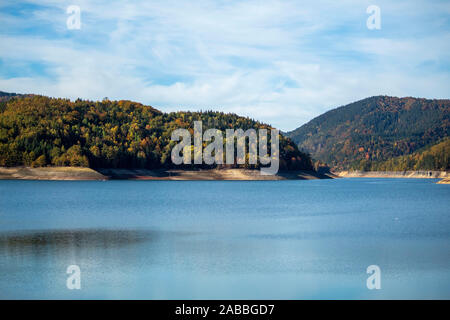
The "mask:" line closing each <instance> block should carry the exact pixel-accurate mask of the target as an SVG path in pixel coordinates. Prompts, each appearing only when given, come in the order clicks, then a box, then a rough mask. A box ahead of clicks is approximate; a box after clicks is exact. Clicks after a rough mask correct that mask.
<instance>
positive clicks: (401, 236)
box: [0, 179, 450, 299]
mask: <svg viewBox="0 0 450 320" xmlns="http://www.w3.org/2000/svg"><path fill="white" fill-rule="evenodd" d="M435 182H436V180H435V179H335V180H310V181H248V182H247V181H18V180H8V181H6V180H3V181H0V299H25V298H26V299H38V298H39V299H409V298H412V299H449V298H450V186H448V185H438V184H435ZM69 265H77V266H79V268H80V271H81V274H80V279H81V289H80V290H76V289H75V290H69V289H68V288H67V286H66V281H67V278H68V277H69V276H70V275H69V274H67V273H66V270H67V268H68V266H69ZM370 265H377V266H379V268H380V271H381V273H380V279H381V289H379V290H377V289H374V290H369V289H368V288H367V286H366V280H367V278H368V277H369V276H370V275H369V274H367V272H366V270H367V267H368V266H370Z"/></svg>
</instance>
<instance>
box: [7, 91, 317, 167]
mask: <svg viewBox="0 0 450 320" xmlns="http://www.w3.org/2000/svg"><path fill="white" fill-rule="evenodd" d="M196 120H201V121H202V122H203V131H205V130H207V129H208V128H217V129H220V130H223V131H224V130H225V129H230V128H231V129H239V128H241V129H243V130H247V129H250V128H254V129H258V128H267V129H270V126H268V125H266V124H263V123H260V122H257V121H254V120H252V119H249V118H244V117H239V116H237V115H235V114H225V113H220V112H175V113H163V112H161V111H159V110H156V109H154V108H152V107H150V106H145V105H142V104H140V103H137V102H132V101H123V100H122V101H110V100H107V99H105V100H103V101H97V102H93V101H86V100H76V101H74V102H72V101H70V100H68V99H55V98H48V97H44V96H29V97H20V98H14V97H13V98H12V99H7V101H3V102H1V103H0V166H22V165H24V166H86V167H93V168H148V169H153V168H165V167H167V168H170V167H174V165H173V164H172V162H171V150H172V147H173V146H174V145H175V144H176V142H173V141H171V133H172V131H173V130H175V129H178V128H186V129H189V130H190V131H191V134H193V130H192V128H193V122H194V121H196ZM269 134H270V131H269ZM269 139H270V138H269ZM269 141H270V140H269ZM247 150H248V149H247ZM269 150H270V142H269ZM186 167H188V166H186ZM186 167H185V168H186ZM195 167H196V168H197V167H198V166H195ZM203 167H208V166H206V165H205V166H203ZM246 167H250V168H257V166H255V165H252V166H249V165H246ZM177 168H179V166H177ZM208 168H210V167H208ZM280 169H285V170H311V169H312V162H311V159H310V157H309V155H307V154H304V153H302V152H300V151H299V150H298V149H297V147H296V145H295V144H294V143H293V142H292V141H290V139H288V138H286V137H283V136H281V137H280Z"/></svg>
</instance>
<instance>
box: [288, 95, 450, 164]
mask: <svg viewBox="0 0 450 320" xmlns="http://www.w3.org/2000/svg"><path fill="white" fill-rule="evenodd" d="M449 128H450V100H427V99H417V98H396V97H388V96H376V97H371V98H367V99H364V100H361V101H357V102H354V103H351V104H349V105H346V106H343V107H339V108H337V109H334V110H331V111H328V112H326V113H324V114H322V115H321V116H319V117H317V118H315V119H313V120H311V121H310V122H308V123H307V124H305V125H303V126H301V127H299V128H298V129H296V130H294V131H291V132H288V133H287V134H286V135H287V136H288V137H290V138H291V139H292V140H294V141H295V142H296V143H297V144H298V146H299V148H300V150H305V151H307V152H310V153H311V156H312V157H313V158H315V159H318V160H320V161H324V162H326V163H328V164H329V165H330V166H332V167H333V168H334V169H338V170H339V169H363V170H364V169H369V168H370V167H371V166H372V164H373V163H374V162H377V163H379V162H382V161H386V160H389V159H391V158H394V157H399V156H403V155H407V154H412V153H414V152H415V151H417V150H419V149H421V148H424V147H426V146H429V145H432V144H435V143H437V142H439V141H441V140H442V139H443V138H445V137H448V136H449Z"/></svg>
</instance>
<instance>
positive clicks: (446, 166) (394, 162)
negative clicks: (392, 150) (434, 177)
mask: <svg viewBox="0 0 450 320" xmlns="http://www.w3.org/2000/svg"><path fill="white" fill-rule="evenodd" d="M367 166H368V167H366V168H364V169H365V170H366V171H417V170H439V171H445V170H450V138H445V139H444V140H443V141H442V142H440V143H437V144H435V145H432V146H428V147H426V148H424V149H421V150H419V151H417V152H414V153H412V154H409V155H405V156H400V157H396V158H392V159H389V160H386V161H382V162H372V163H370V164H367Z"/></svg>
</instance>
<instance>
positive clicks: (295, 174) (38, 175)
mask: <svg viewBox="0 0 450 320" xmlns="http://www.w3.org/2000/svg"><path fill="white" fill-rule="evenodd" d="M332 178H335V176H334V175H332V174H319V173H317V172H311V171H280V172H278V174H277V175H267V176H264V175H261V174H260V171H259V170H246V169H211V170H148V169H97V170H93V169H90V168H83V167H40V168H30V167H0V180H116V179H118V180H229V181H259V180H313V179H332Z"/></svg>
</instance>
